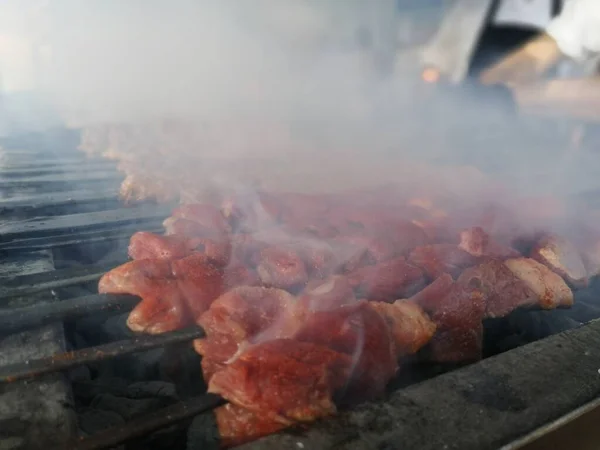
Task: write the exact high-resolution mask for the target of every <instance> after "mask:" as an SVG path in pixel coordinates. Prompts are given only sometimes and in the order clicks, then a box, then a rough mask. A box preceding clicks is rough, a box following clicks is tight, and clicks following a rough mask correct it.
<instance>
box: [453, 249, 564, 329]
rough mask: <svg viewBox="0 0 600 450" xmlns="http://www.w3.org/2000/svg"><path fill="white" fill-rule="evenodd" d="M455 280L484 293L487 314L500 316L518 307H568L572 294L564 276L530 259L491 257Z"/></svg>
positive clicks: (488, 315)
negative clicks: (501, 259) (496, 258)
mask: <svg viewBox="0 0 600 450" xmlns="http://www.w3.org/2000/svg"><path fill="white" fill-rule="evenodd" d="M457 282H458V283H459V284H461V285H462V286H464V287H465V288H475V289H477V290H480V291H481V292H483V294H484V295H485V299H486V303H487V307H486V317H503V316H505V315H507V314H508V313H510V312H511V311H513V310H514V309H516V308H520V307H539V308H541V309H553V308H557V307H565V306H571V305H572V304H573V293H572V292H571V290H570V289H569V287H568V286H567V284H566V283H565V282H564V281H563V279H562V278H561V277H560V276H558V275H557V274H555V273H554V272H552V271H551V270H550V269H548V268H547V267H546V266H544V265H543V264H540V263H539V262H537V261H535V260H533V259H530V258H511V259H507V260H504V261H499V260H490V261H486V262H484V263H482V264H480V265H479V266H476V267H472V268H469V269H467V270H465V271H464V272H463V273H462V275H461V276H460V277H459V278H458V280H457Z"/></svg>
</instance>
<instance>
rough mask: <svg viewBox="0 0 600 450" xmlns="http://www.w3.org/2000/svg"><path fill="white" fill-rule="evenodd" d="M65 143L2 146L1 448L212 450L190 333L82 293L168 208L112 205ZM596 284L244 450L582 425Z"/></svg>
mask: <svg viewBox="0 0 600 450" xmlns="http://www.w3.org/2000/svg"><path fill="white" fill-rule="evenodd" d="M78 139H79V138H78V133H75V132H66V131H64V130H62V131H59V132H53V133H44V134H35V135H28V136H25V137H20V138H18V139H17V138H14V139H10V140H5V142H3V143H2V149H1V150H0V197H1V200H0V277H1V278H0V449H1V450H4V449H38V448H60V449H64V448H70V449H90V450H91V449H103V448H115V447H118V446H119V445H126V447H118V448H128V449H129V448H167V447H169V448H186V446H187V448H188V449H190V450H191V449H196V448H203V449H205V448H210V446H211V445H215V442H216V441H215V425H214V422H212V421H211V420H212V419H211V415H210V410H212V409H214V408H216V407H217V406H219V405H221V404H223V400H222V399H220V398H219V397H217V396H214V395H210V394H206V393H203V392H202V389H203V386H202V382H201V375H200V368H199V359H198V357H197V356H196V355H195V354H193V352H191V351H190V352H188V354H185V349H186V348H187V347H189V343H190V342H191V341H192V340H193V339H195V338H198V337H200V336H202V335H203V331H202V330H201V329H199V328H191V329H185V330H179V331H175V332H170V333H166V334H162V335H158V336H143V335H134V334H133V333H131V332H129V331H128V330H126V327H125V326H124V325H123V320H121V319H122V318H123V317H125V316H126V314H127V312H128V311H130V310H131V309H132V308H133V306H134V305H135V304H136V302H137V301H138V299H137V298H136V297H132V296H126V295H119V296H117V295H98V294H94V292H95V289H96V282H97V280H98V279H99V278H100V277H101V276H102V274H104V273H105V272H106V271H108V270H109V269H111V268H113V267H115V266H117V265H118V264H121V263H123V262H124V261H125V260H126V258H127V255H126V248H127V242H128V240H129V237H130V236H131V234H133V233H134V232H135V231H138V230H140V229H144V230H149V231H156V232H159V231H160V230H161V222H162V220H163V219H164V218H165V217H167V216H168V215H169V212H170V210H171V207H172V205H156V204H152V203H148V202H145V203H138V204H135V205H129V206H124V205H122V204H121V203H120V202H119V200H118V187H119V184H120V181H121V180H122V176H121V175H120V173H119V172H118V171H117V169H116V167H115V164H114V163H112V162H110V161H106V160H95V159H88V158H86V157H85V155H84V154H82V153H80V152H79V151H77V150H76V145H77V142H78ZM599 288H600V283H598V282H595V283H592V285H591V286H590V288H588V289H586V290H582V291H578V292H577V293H576V296H577V298H576V304H575V306H574V307H573V308H572V309H570V310H555V311H545V312H539V311H538V312H524V311H517V312H515V313H513V314H511V315H510V316H509V317H507V318H504V319H498V320H490V321H488V322H487V323H486V324H485V327H486V340H487V342H486V345H485V349H484V351H485V353H486V356H488V358H486V359H484V360H483V361H482V362H480V363H477V364H473V365H470V366H467V367H462V368H455V367H447V366H440V365H436V366H422V365H419V364H417V363H415V364H414V367H413V368H410V369H405V370H403V371H402V375H401V378H400V379H398V380H396V381H395V382H394V383H393V386H392V387H391V390H392V391H393V392H391V393H390V395H389V396H388V398H387V400H385V401H382V402H373V403H367V404H364V405H362V406H360V407H357V408H353V409H352V410H349V411H342V412H341V413H340V414H339V415H338V416H337V417H335V418H332V419H329V420H326V421H320V422H318V423H316V424H314V425H311V426H310V427H308V428H306V429H292V430H290V431H286V432H283V433H279V434H276V435H272V436H269V437H266V438H263V439H261V440H259V441H256V442H254V443H251V444H247V445H245V446H242V447H241V448H243V449H248V450H251V449H262V448H269V449H273V448H280V449H286V448H295V449H302V448H305V449H333V448H335V449H338V448H339V449H346V448H348V449H375V448H377V449H392V448H415V449H416V448H419V449H434V448H435V449H441V448H443V449H453V448H456V449H495V448H505V449H516V448H520V447H521V446H523V445H526V444H528V443H530V442H533V441H534V440H535V439H537V438H540V437H544V436H549V435H550V433H552V432H555V430H557V429H559V428H560V427H561V426H562V425H564V424H565V423H567V422H569V421H571V420H572V419H576V418H580V419H581V420H580V421H579V423H582V422H585V421H584V418H585V417H587V416H586V414H588V413H590V412H592V411H593V410H594V408H595V407H596V405H597V403H598V400H597V398H598V396H599V395H600V373H599V372H600V353H598V352H597V351H596V350H595V349H596V348H598V346H599V345H600V322H598V321H593V319H596V318H598V317H600V289H599ZM590 321H591V322H590ZM586 322H589V323H587V324H585V325H583V326H581V325H582V324H584V323H586ZM115 330H116V331H115ZM550 335H552V336H550ZM548 336H549V337H548ZM542 338H545V339H542ZM153 352H154V353H153ZM144 354H146V355H148V354H149V355H150V356H147V357H146V359H144V357H143V356H141V355H144ZM157 355H158V356H157ZM173 355H175V358H173ZM181 355H185V356H181ZM186 358H187V359H186ZM136 364H137V365H138V366H140V367H141V368H140V369H137V370H133V369H131V371H132V372H133V373H128V374H127V375H126V376H124V375H123V373H124V372H127V371H128V370H130V367H132V366H135V365H136ZM156 366H158V367H159V368H160V369H161V374H159V375H157V374H156V373H150V374H149V372H151V371H152V370H151V369H149V367H152V368H154V367H156ZM107 367H108V369H107ZM450 369H455V370H450ZM107 371H108V372H109V373H110V375H111V376H107V375H106V373H107ZM165 374H166V375H165ZM186 375H187V382H186V381H185V380H184V378H185V376H186ZM98 380H101V382H100V381H98ZM102 380H103V381H102ZM119 380H120V381H119ZM165 380H166V381H165ZM415 383H416V384H415ZM407 386H408V387H407ZM119 399H121V400H120V401H119ZM588 420H589V419H588ZM573 423H576V422H573ZM553 436H554V435H553ZM581 437H582V433H581V432H578V433H577V435H573V436H572V437H571V441H570V442H569V444H570V446H575V447H576V439H578V438H581ZM553 439H555V442H559V441H558V439H559V438H553ZM534 444H535V443H534Z"/></svg>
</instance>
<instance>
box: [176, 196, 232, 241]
mask: <svg viewBox="0 0 600 450" xmlns="http://www.w3.org/2000/svg"><path fill="white" fill-rule="evenodd" d="M169 219H184V220H189V221H191V222H195V223H197V224H198V225H200V226H201V227H202V228H203V229H205V230H207V231H208V232H210V233H211V234H229V233H230V232H231V227H230V225H229V223H228V222H227V221H226V219H225V217H224V216H223V214H222V213H221V211H220V210H219V209H218V208H217V207H215V206H213V205H207V204H197V203H196V204H187V205H182V206H180V207H179V208H176V209H175V210H173V213H172V214H171V217H170V218H169ZM169 219H167V220H169Z"/></svg>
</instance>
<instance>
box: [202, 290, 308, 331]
mask: <svg viewBox="0 0 600 450" xmlns="http://www.w3.org/2000/svg"><path fill="white" fill-rule="evenodd" d="M295 305H296V299H295V298H294V297H293V296H292V295H290V294H289V293H287V292H286V291H284V290H282V289H275V288H264V287H250V286H243V287H237V288H234V289H231V290H230V291H228V292H226V293H224V294H223V295H221V296H220V297H219V298H217V299H216V300H215V301H214V302H213V303H212V305H211V307H210V309H209V310H208V311H206V312H205V313H204V314H203V315H202V316H201V317H199V319H198V324H199V325H200V326H201V327H202V328H204V331H205V332H206V334H207V336H210V335H212V334H213V333H216V334H225V335H228V336H232V337H233V338H234V340H235V341H236V342H242V341H243V340H245V339H249V338H252V337H254V336H256V335H258V334H259V333H260V332H262V331H264V330H266V329H268V328H269V327H271V326H272V325H273V324H275V323H276V322H277V321H279V320H281V319H283V318H286V317H287V315H288V314H289V313H290V312H293V310H294V308H295Z"/></svg>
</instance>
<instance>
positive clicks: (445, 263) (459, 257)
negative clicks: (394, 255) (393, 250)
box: [408, 244, 479, 280]
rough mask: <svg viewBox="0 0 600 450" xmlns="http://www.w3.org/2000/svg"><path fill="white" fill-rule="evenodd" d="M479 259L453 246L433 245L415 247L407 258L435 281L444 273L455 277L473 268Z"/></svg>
mask: <svg viewBox="0 0 600 450" xmlns="http://www.w3.org/2000/svg"><path fill="white" fill-rule="evenodd" d="M478 261H479V259H478V258H477V257H475V256H473V255H472V254H470V253H467V252H466V251H465V250H463V249H461V248H460V247H458V246H457V245H454V244H433V245H425V246H423V247H417V248H415V249H414V250H413V251H412V252H410V255H409V256H408V262H409V263H410V264H412V265H414V266H416V267H419V268H421V269H423V271H424V272H425V273H426V274H427V276H428V277H429V278H430V279H432V280H435V279H436V278H438V277H440V276H441V275H442V274H444V273H449V274H451V275H452V276H454V277H457V276H458V275H459V274H460V273H461V272H462V271H463V270H464V269H465V268H467V267H471V266H474V265H475V264H477V263H478Z"/></svg>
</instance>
